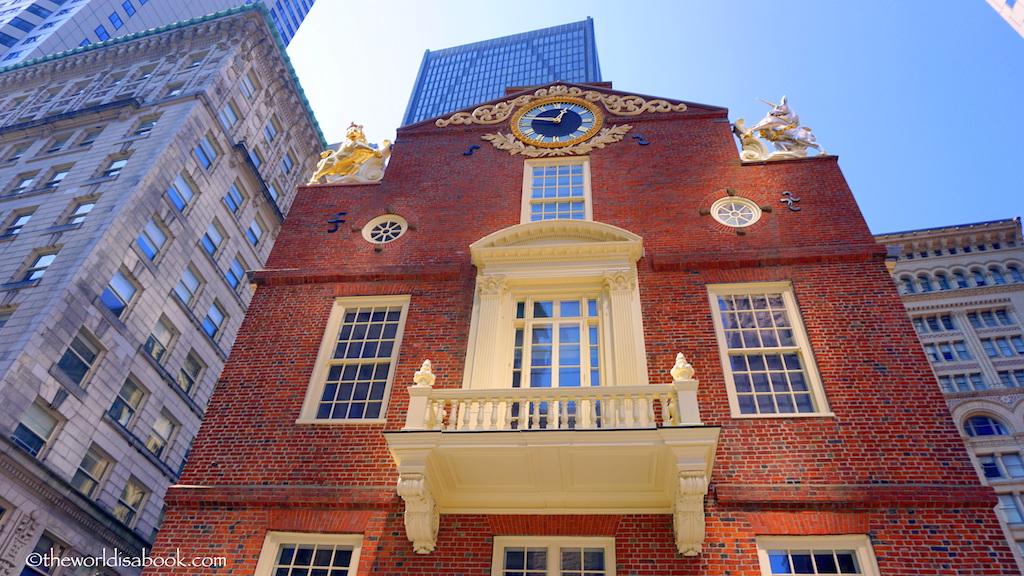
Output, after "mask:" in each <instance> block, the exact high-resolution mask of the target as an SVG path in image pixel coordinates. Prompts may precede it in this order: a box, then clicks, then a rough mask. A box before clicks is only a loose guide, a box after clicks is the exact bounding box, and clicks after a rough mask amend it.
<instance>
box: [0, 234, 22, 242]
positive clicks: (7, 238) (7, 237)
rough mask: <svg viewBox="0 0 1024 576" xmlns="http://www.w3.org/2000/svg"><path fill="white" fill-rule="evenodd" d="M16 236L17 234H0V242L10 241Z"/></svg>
mask: <svg viewBox="0 0 1024 576" xmlns="http://www.w3.org/2000/svg"><path fill="white" fill-rule="evenodd" d="M17 237H18V234H4V235H3V236H0V242H10V241H11V240H14V239H15V238H17Z"/></svg>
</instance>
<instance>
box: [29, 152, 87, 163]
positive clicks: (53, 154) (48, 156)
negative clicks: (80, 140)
mask: <svg viewBox="0 0 1024 576" xmlns="http://www.w3.org/2000/svg"><path fill="white" fill-rule="evenodd" d="M78 150H79V148H71V149H69V150H57V151H56V152H44V153H43V154H38V155H36V156H34V157H32V158H30V159H29V160H28V161H27V162H26V163H27V164H31V163H33V162H38V161H39V160H49V159H51V158H57V157H58V156H67V155H69V154H74V153H75V152H78ZM83 150H84V148H83Z"/></svg>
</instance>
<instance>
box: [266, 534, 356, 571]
mask: <svg viewBox="0 0 1024 576" xmlns="http://www.w3.org/2000/svg"><path fill="white" fill-rule="evenodd" d="M283 544H296V545H300V546H301V545H327V546H350V547H351V548H352V559H351V562H350V564H349V567H348V574H349V576H353V575H355V574H356V573H357V572H358V569H359V552H360V550H361V548H362V546H363V535H362V534H310V533H306V532H267V536H266V538H265V539H264V540H263V548H262V549H261V550H260V559H259V562H257V563H256V570H255V571H254V572H253V576H273V574H275V573H276V570H275V568H276V565H277V559H278V557H279V554H280V550H281V546H282V545H283Z"/></svg>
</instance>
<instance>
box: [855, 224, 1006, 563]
mask: <svg viewBox="0 0 1024 576" xmlns="http://www.w3.org/2000/svg"><path fill="white" fill-rule="evenodd" d="M875 238H876V239H877V240H878V242H879V243H880V244H883V245H885V246H889V247H891V250H892V258H893V260H892V275H893V279H894V280H895V281H896V287H897V288H898V289H899V291H900V293H901V294H902V295H903V303H904V305H905V306H906V308H907V312H909V313H910V318H911V320H912V321H913V323H914V328H916V329H917V333H918V336H919V337H920V338H921V343H922V345H923V346H924V350H925V354H926V355H927V356H928V360H929V361H930V362H931V365H932V369H933V370H934V371H935V375H936V376H937V377H938V381H939V386H940V388H941V389H942V392H943V394H944V395H945V398H946V403H947V404H948V405H949V409H950V411H951V412H952V413H953V419H954V421H955V422H956V424H957V426H958V428H959V429H960V432H961V434H962V435H963V438H964V441H965V442H966V443H967V446H968V448H970V451H971V454H972V460H973V461H974V464H975V467H976V468H977V470H978V473H979V475H980V476H981V478H982V480H983V481H984V482H985V483H986V484H988V485H989V486H992V488H993V489H995V491H996V494H997V496H998V498H999V519H1000V521H1001V522H1002V524H1003V529H1004V531H1005V532H1006V536H1007V539H1008V540H1010V541H1011V542H1012V543H1013V548H1014V552H1015V554H1017V556H1018V561H1019V562H1021V559H1022V558H1024V500H1022V499H1021V498H1022V494H1024V443H1022V440H1024V328H1022V327H1024V316H1022V313H1024V242H1022V240H1021V223H1020V218H1013V219H1010V220H998V221H995V222H978V223H974V224H962V225H959V226H945V227H941V228H928V229H924V230H911V231H908V232H894V233H891V234H881V235H878V236H876V237H875ZM1021 567H1022V571H1024V562H1021Z"/></svg>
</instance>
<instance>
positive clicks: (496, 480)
mask: <svg viewBox="0 0 1024 576" xmlns="http://www.w3.org/2000/svg"><path fill="white" fill-rule="evenodd" d="M420 382H421V384H427V385H417V386H412V387H410V388H409V395H410V398H409V411H408V413H407V417H406V425H405V427H404V428H403V429H402V430H401V431H396V432H388V433H385V435H384V436H385V438H386V439H387V442H388V447H389V449H390V450H391V454H392V456H393V457H394V459H395V462H396V464H397V466H398V471H399V481H398V493H399V495H401V496H402V497H403V498H404V499H405V502H406V515H405V516H406V532H407V535H408V537H409V540H410V541H411V542H413V545H414V548H415V549H416V551H417V552H419V553H422V554H426V553H429V552H430V551H432V550H433V548H434V543H435V542H436V535H437V522H438V516H437V515H438V514H673V515H674V516H675V527H676V539H677V544H678V547H679V551H680V553H682V554H686V555H693V554H697V553H699V552H700V548H701V542H702V541H703V539H704V496H705V494H706V493H707V484H708V480H709V479H710V477H711V469H712V465H713V461H714V453H715V448H716V446H717V443H718V432H719V429H718V427H717V426H705V425H704V424H703V423H702V422H701V421H700V415H699V411H698V406H697V386H698V382H697V381H696V380H676V381H675V382H673V383H671V384H652V385H645V386H605V387H589V388H532V389H531V388H516V389H491V390H481V389H434V388H433V387H432V386H430V385H429V384H432V381H430V382H427V381H423V380H421V381H420Z"/></svg>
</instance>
